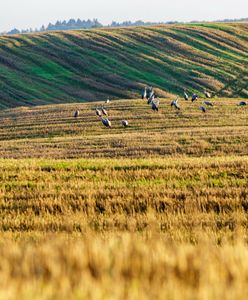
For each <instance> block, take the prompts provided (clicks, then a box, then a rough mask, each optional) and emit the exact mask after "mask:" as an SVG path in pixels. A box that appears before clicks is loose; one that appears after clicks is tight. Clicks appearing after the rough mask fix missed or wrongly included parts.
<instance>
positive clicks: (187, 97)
mask: <svg viewBox="0 0 248 300" xmlns="http://www.w3.org/2000/svg"><path fill="white" fill-rule="evenodd" d="M183 97H184V100H186V101H188V100H189V95H188V94H187V93H186V90H184V92H183Z"/></svg>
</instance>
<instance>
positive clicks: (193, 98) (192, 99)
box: [191, 94, 198, 102]
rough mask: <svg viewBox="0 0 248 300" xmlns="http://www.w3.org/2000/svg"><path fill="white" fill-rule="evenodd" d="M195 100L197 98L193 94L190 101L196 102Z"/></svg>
mask: <svg viewBox="0 0 248 300" xmlns="http://www.w3.org/2000/svg"><path fill="white" fill-rule="evenodd" d="M197 98H198V96H197V95H196V94H193V95H192V98H191V101H192V102H194V101H196V100H197Z"/></svg>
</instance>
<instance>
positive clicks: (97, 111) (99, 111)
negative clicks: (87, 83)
mask: <svg viewBox="0 0 248 300" xmlns="http://www.w3.org/2000/svg"><path fill="white" fill-rule="evenodd" d="M96 115H97V116H98V117H101V116H102V111H101V110H100V109H99V108H96Z"/></svg>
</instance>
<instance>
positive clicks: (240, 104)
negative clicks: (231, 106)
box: [238, 101, 247, 106]
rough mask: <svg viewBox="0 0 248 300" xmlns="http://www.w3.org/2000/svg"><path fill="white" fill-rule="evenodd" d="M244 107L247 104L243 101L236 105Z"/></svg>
mask: <svg viewBox="0 0 248 300" xmlns="http://www.w3.org/2000/svg"><path fill="white" fill-rule="evenodd" d="M245 105H247V103H246V102H245V101H241V102H239V104H238V106H245Z"/></svg>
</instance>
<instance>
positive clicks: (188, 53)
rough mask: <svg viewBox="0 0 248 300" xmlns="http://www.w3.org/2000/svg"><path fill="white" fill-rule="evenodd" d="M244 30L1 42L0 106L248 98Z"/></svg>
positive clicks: (118, 31)
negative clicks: (191, 95)
mask: <svg viewBox="0 0 248 300" xmlns="http://www.w3.org/2000/svg"><path fill="white" fill-rule="evenodd" d="M247 65H248V23H237V24H236V23H235V24H229V23H227V24H226V23H206V24H188V25H161V26H152V27H134V28H114V29H111V28H102V29H93V30H75V31H58V32H49V33H48V32H47V33H35V34H26V35H13V36H1V37H0V107H1V108H10V107H16V106H28V105H41V104H56V103H69V102H85V101H98V100H102V99H104V98H106V97H108V96H109V97H111V98H115V99H120V98H130V99H131V98H136V97H137V96H138V94H139V93H140V90H141V89H142V88H143V86H144V85H146V84H150V85H153V86H154V87H156V90H157V93H158V94H159V95H160V96H161V97H166V96H168V95H170V94H179V93H181V92H182V89H183V88H184V87H186V88H187V89H188V90H189V92H193V91H198V92H202V91H203V88H204V87H206V88H208V89H209V90H211V91H212V92H214V94H215V95H217V96H225V97H244V98H245V97H248V86H247V82H248V80H247V79H248V71H247Z"/></svg>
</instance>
